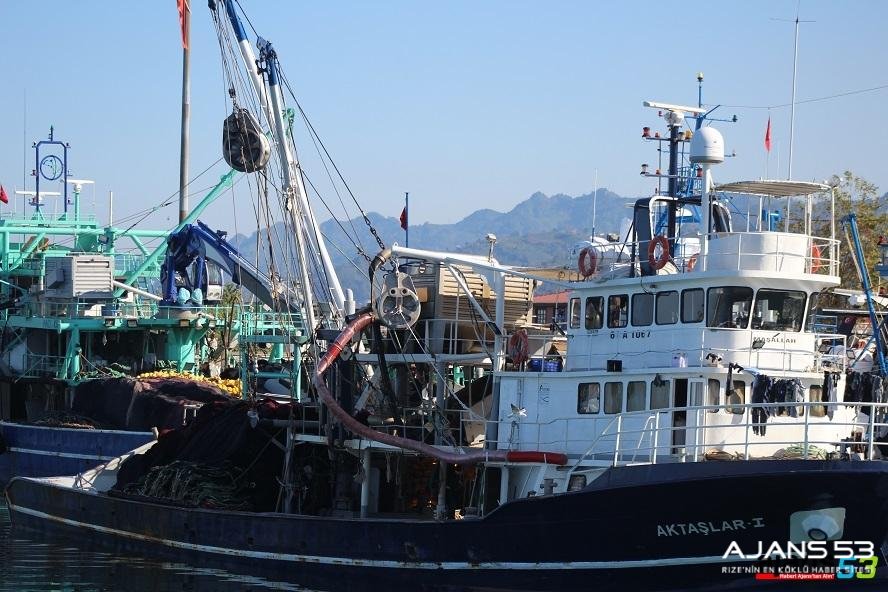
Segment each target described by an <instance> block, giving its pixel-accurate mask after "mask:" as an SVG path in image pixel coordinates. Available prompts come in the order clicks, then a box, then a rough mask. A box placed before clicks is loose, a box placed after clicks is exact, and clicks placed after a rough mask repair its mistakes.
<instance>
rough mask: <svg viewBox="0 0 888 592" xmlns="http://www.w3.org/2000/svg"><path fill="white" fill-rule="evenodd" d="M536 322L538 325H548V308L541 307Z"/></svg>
mask: <svg viewBox="0 0 888 592" xmlns="http://www.w3.org/2000/svg"><path fill="white" fill-rule="evenodd" d="M534 322H535V323H536V324H537V325H545V324H546V307H544V306H541V307H539V308H538V309H537V310H536V319H535V320H534Z"/></svg>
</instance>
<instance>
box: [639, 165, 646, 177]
mask: <svg viewBox="0 0 888 592" xmlns="http://www.w3.org/2000/svg"><path fill="white" fill-rule="evenodd" d="M640 174H642V175H647V174H648V165H646V164H643V165H641V173H640Z"/></svg>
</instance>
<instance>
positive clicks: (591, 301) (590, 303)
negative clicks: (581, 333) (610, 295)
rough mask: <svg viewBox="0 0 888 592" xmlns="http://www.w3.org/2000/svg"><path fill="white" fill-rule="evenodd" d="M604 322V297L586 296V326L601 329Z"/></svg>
mask: <svg viewBox="0 0 888 592" xmlns="http://www.w3.org/2000/svg"><path fill="white" fill-rule="evenodd" d="M603 322H604V297H603V296H591V297H589V298H586V328H587V329H601V326H602V323H603Z"/></svg>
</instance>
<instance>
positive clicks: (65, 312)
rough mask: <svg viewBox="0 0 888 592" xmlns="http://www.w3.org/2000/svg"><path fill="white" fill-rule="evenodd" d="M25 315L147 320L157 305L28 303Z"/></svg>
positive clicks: (129, 303)
mask: <svg viewBox="0 0 888 592" xmlns="http://www.w3.org/2000/svg"><path fill="white" fill-rule="evenodd" d="M27 314H28V315H29V316H34V317H49V318H103V317H104V318H111V317H114V318H136V319H149V318H152V317H153V316H154V315H155V314H157V305H156V304H155V303H154V302H151V301H148V300H141V301H139V302H120V301H118V302H107V301H105V302H102V301H89V300H70V301H51V300H40V301H30V302H28V305H27Z"/></svg>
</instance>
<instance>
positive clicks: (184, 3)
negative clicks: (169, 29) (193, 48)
mask: <svg viewBox="0 0 888 592" xmlns="http://www.w3.org/2000/svg"><path fill="white" fill-rule="evenodd" d="M176 7H177V8H178V9H179V25H180V26H181V27H182V49H188V33H186V31H187V29H188V27H187V21H186V19H188V18H190V16H191V15H190V13H191V7H190V6H188V0H176Z"/></svg>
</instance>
